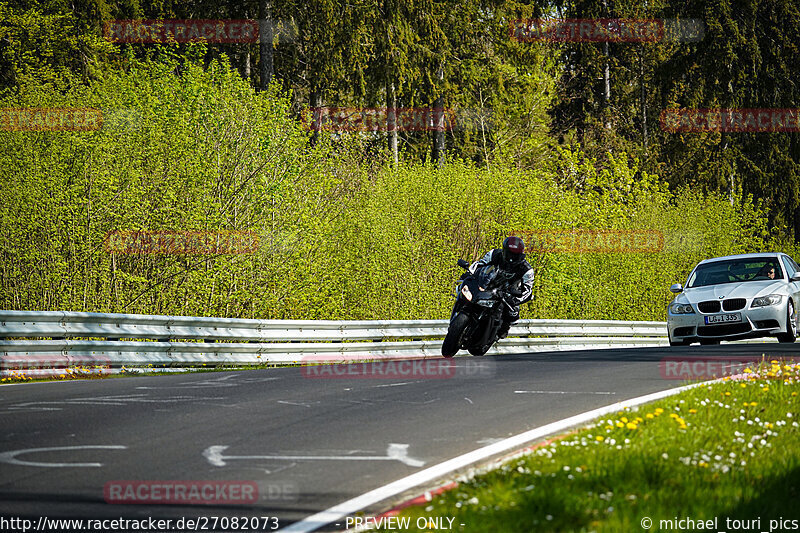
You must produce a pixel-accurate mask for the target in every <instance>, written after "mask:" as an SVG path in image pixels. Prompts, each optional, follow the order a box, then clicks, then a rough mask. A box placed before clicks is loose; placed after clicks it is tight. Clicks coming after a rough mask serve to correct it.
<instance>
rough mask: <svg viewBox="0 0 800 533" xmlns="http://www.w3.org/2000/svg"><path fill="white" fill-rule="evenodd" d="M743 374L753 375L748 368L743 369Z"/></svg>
mask: <svg viewBox="0 0 800 533" xmlns="http://www.w3.org/2000/svg"><path fill="white" fill-rule="evenodd" d="M743 372H744V373H745V374H752V373H753V371H752V370H750V369H749V368H745V369H744V370H743Z"/></svg>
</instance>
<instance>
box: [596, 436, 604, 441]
mask: <svg viewBox="0 0 800 533" xmlns="http://www.w3.org/2000/svg"><path fill="white" fill-rule="evenodd" d="M595 440H596V441H597V442H603V441H604V440H606V438H605V437H604V436H602V435H598V436H596V437H595Z"/></svg>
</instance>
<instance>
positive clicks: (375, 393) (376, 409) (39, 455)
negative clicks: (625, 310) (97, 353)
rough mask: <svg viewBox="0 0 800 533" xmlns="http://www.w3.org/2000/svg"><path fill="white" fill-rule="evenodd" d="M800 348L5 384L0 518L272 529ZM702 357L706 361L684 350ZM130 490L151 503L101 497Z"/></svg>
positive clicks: (642, 351) (585, 354)
mask: <svg viewBox="0 0 800 533" xmlns="http://www.w3.org/2000/svg"><path fill="white" fill-rule="evenodd" d="M796 353H797V347H796V346H791V345H789V346H787V345H778V344H747V345H723V346H706V347H698V346H695V347H688V348H672V349H669V348H662V349H652V348H639V349H624V350H598V351H581V352H558V353H536V354H527V355H516V356H497V357H491V356H489V357H483V358H471V357H464V358H455V359H453V360H450V361H451V362H448V361H447V360H444V359H437V360H433V361H432V362H431V363H430V366H426V365H428V363H422V362H417V363H416V366H412V365H413V364H414V363H410V362H407V363H404V365H405V366H403V365H394V366H390V365H386V366H384V367H381V368H376V367H369V366H367V367H365V366H363V365H361V366H359V365H356V366H352V367H347V372H346V373H345V371H344V368H345V367H336V368H332V367H325V366H321V367H306V368H305V369H301V368H298V367H292V368H277V369H265V370H254V371H241V372H214V373H202V374H182V375H164V376H156V377H128V378H114V379H96V380H83V381H70V382H54V383H33V384H22V385H11V386H0V425H1V426H2V429H3V430H2V432H0V517H2V518H4V519H6V520H8V519H11V518H25V519H31V520H34V521H35V522H38V519H39V518H40V517H47V518H57V517H60V518H65V517H72V518H86V519H113V518H120V517H125V518H136V519H142V518H148V517H153V518H163V519H167V518H169V519H172V520H173V521H175V520H177V519H179V518H181V517H187V518H190V517H205V518H203V519H201V520H203V522H202V523H201V524H200V525H198V527H197V529H199V530H203V529H205V530H212V529H216V530H222V529H227V530H232V529H234V528H233V527H230V526H233V522H230V521H229V522H227V523H223V522H219V521H218V522H217V524H216V525H217V527H216V528H211V527H210V526H211V525H213V524H212V523H211V519H210V518H209V517H213V516H217V517H222V516H225V517H251V518H252V517H264V518H263V519H261V521H260V522H259V524H258V527H256V528H253V530H259V531H264V530H271V529H273V528H274V527H275V526H276V525H279V526H280V527H283V526H285V525H287V524H290V523H292V522H295V521H297V520H301V519H302V518H304V517H307V516H309V515H312V514H314V513H317V512H319V511H322V510H325V509H328V508H330V507H332V506H334V505H336V504H339V503H341V502H343V501H346V500H348V499H350V498H353V497H356V496H359V495H361V494H363V493H365V492H367V491H370V490H372V489H375V488H377V487H380V486H383V485H385V484H387V483H389V482H391V481H394V480H397V479H399V478H402V477H405V476H408V475H410V474H413V473H414V472H417V471H420V470H421V469H424V468H427V467H430V466H433V465H436V464H438V463H441V462H443V461H445V460H447V459H450V458H452V457H455V456H458V455H461V454H464V453H466V452H469V451H472V450H475V449H476V448H480V447H482V446H486V445H487V444H490V443H492V442H496V441H498V440H500V439H504V438H507V437H509V436H511V435H515V434H518V433H521V432H523V431H526V430H530V429H533V428H536V427H539V426H542V425H544V424H547V423H550V422H554V421H558V420H561V419H563V418H566V417H569V416H572V415H576V414H579V413H582V412H585V411H588V410H591V409H595V408H598V407H602V406H605V405H609V404H613V403H616V402H619V401H624V400H627V399H631V398H634V397H638V396H641V395H644V394H648V393H652V392H656V391H660V390H664V389H668V388H671V387H676V386H679V385H682V384H685V381H684V380H683V379H681V378H683V377H688V376H687V375H686V374H685V373H684V374H681V373H680V372H681V371H683V372H685V371H687V369H691V371H693V372H698V371H702V370H703V369H704V368H706V367H708V368H715V369H717V370H719V368H722V367H723V366H724V365H726V364H727V362H728V361H729V360H732V359H736V358H739V359H741V358H748V357H761V355H762V354H766V355H767V357H772V356H780V355H785V356H794V355H795V354H796ZM701 356H703V357H706V358H710V359H711V363H709V364H708V365H706V366H697V365H694V366H693V367H690V366H687V365H685V364H683V363H682V362H681V361H679V359H681V358H684V357H685V358H695V357H701ZM681 365H682V366H681ZM359 374H360V375H359ZM673 378H678V379H673ZM131 481H140V482H141V481H144V482H152V483H151V485H153V486H156V488H152V487H151V485H146V486H145V487H146V489H147V490H146V491H144V492H142V489H137V487H139V485H137V484H133V483H130V482H131ZM198 481H204V482H217V484H216V485H213V486H214V487H216V488H215V489H214V490H215V491H216V492H213V493H211V492H207V493H204V494H202V497H201V499H202V501H203V502H204V503H203V504H201V505H186V504H185V503H184V504H175V503H173V504H165V503H164V498H165V492H164V491H165V490H167V489H165V488H164V487H165V486H167V485H168V483H166V482H170V483H171V484H169V487H170V490H172V491H175V490H176V489H175V487H176V486H177V485H175V483H174V482H183V484H184V490H186V491H191V483H189V484H186V483H185V482H198ZM205 485H208V483H206V484H205ZM159 486H160V487H162V488H161V489H158V487H159ZM203 486H204V485H203V484H202V483H201V484H197V487H196V490H200V489H201V488H202V487H203ZM219 487H223V488H222V489H220V488H219ZM424 488H425V487H419V488H418V489H415V492H417V493H418V492H421V491H422V490H423V489H424ZM137 490H138V491H139V492H136V491H137ZM158 490H161V492H160V493H159V492H157V491H158ZM114 491H116V492H114ZM126 491H127V492H126ZM237 491H239V492H237ZM186 494H190V493H188V492H184V493H183V494H182V497H186ZM197 494H198V493H197V492H195V493H194V495H195V497H198V496H197ZM408 495H409V494H405V495H401V496H398V497H396V498H393V499H392V500H388V501H385V502H383V503H381V504H379V505H376V506H375V508H374V509H369V510H368V511H371V512H376V511H379V510H380V509H381V508H384V509H385V508H388V507H390V506H391V505H392V504H393V503H397V502H398V501H400V500H402V498H403V497H407V496H408ZM123 497H125V498H141V499H142V500H144V501H141V502H138V503H136V504H121V503H108V501H107V500H110V501H112V502H113V501H119V499H120V498H123ZM115 498H117V500H115ZM226 498H227V501H226V500H225V499H226ZM126 501H130V500H126ZM182 501H185V500H182ZM267 517H276V518H277V522H276V521H275V520H273V519H271V518H267ZM251 524H255V522H251ZM6 525H8V522H6ZM173 525H174V524H173ZM221 525H228V526H229V527H220V526H221ZM204 526H205V527H204ZM329 527H330V528H333V529H337V526H336V525H335V524H332V525H331V526H329ZM3 529H7V528H3ZM238 529H244V528H242V526H241V523H240V526H239V528H238ZM247 529H248V530H250V528H247ZM338 529H343V524H341V523H340V524H339V526H338Z"/></svg>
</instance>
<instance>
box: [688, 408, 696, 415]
mask: <svg viewBox="0 0 800 533" xmlns="http://www.w3.org/2000/svg"><path fill="white" fill-rule="evenodd" d="M689 412H690V413H692V414H695V413H696V412H697V409H689Z"/></svg>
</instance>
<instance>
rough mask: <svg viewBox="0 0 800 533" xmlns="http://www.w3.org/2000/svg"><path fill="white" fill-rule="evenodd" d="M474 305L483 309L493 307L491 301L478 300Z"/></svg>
mask: <svg viewBox="0 0 800 533" xmlns="http://www.w3.org/2000/svg"><path fill="white" fill-rule="evenodd" d="M475 303H476V304H478V305H482V306H484V307H492V306H493V305H494V302H493V301H491V300H478V301H477V302H475Z"/></svg>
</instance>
